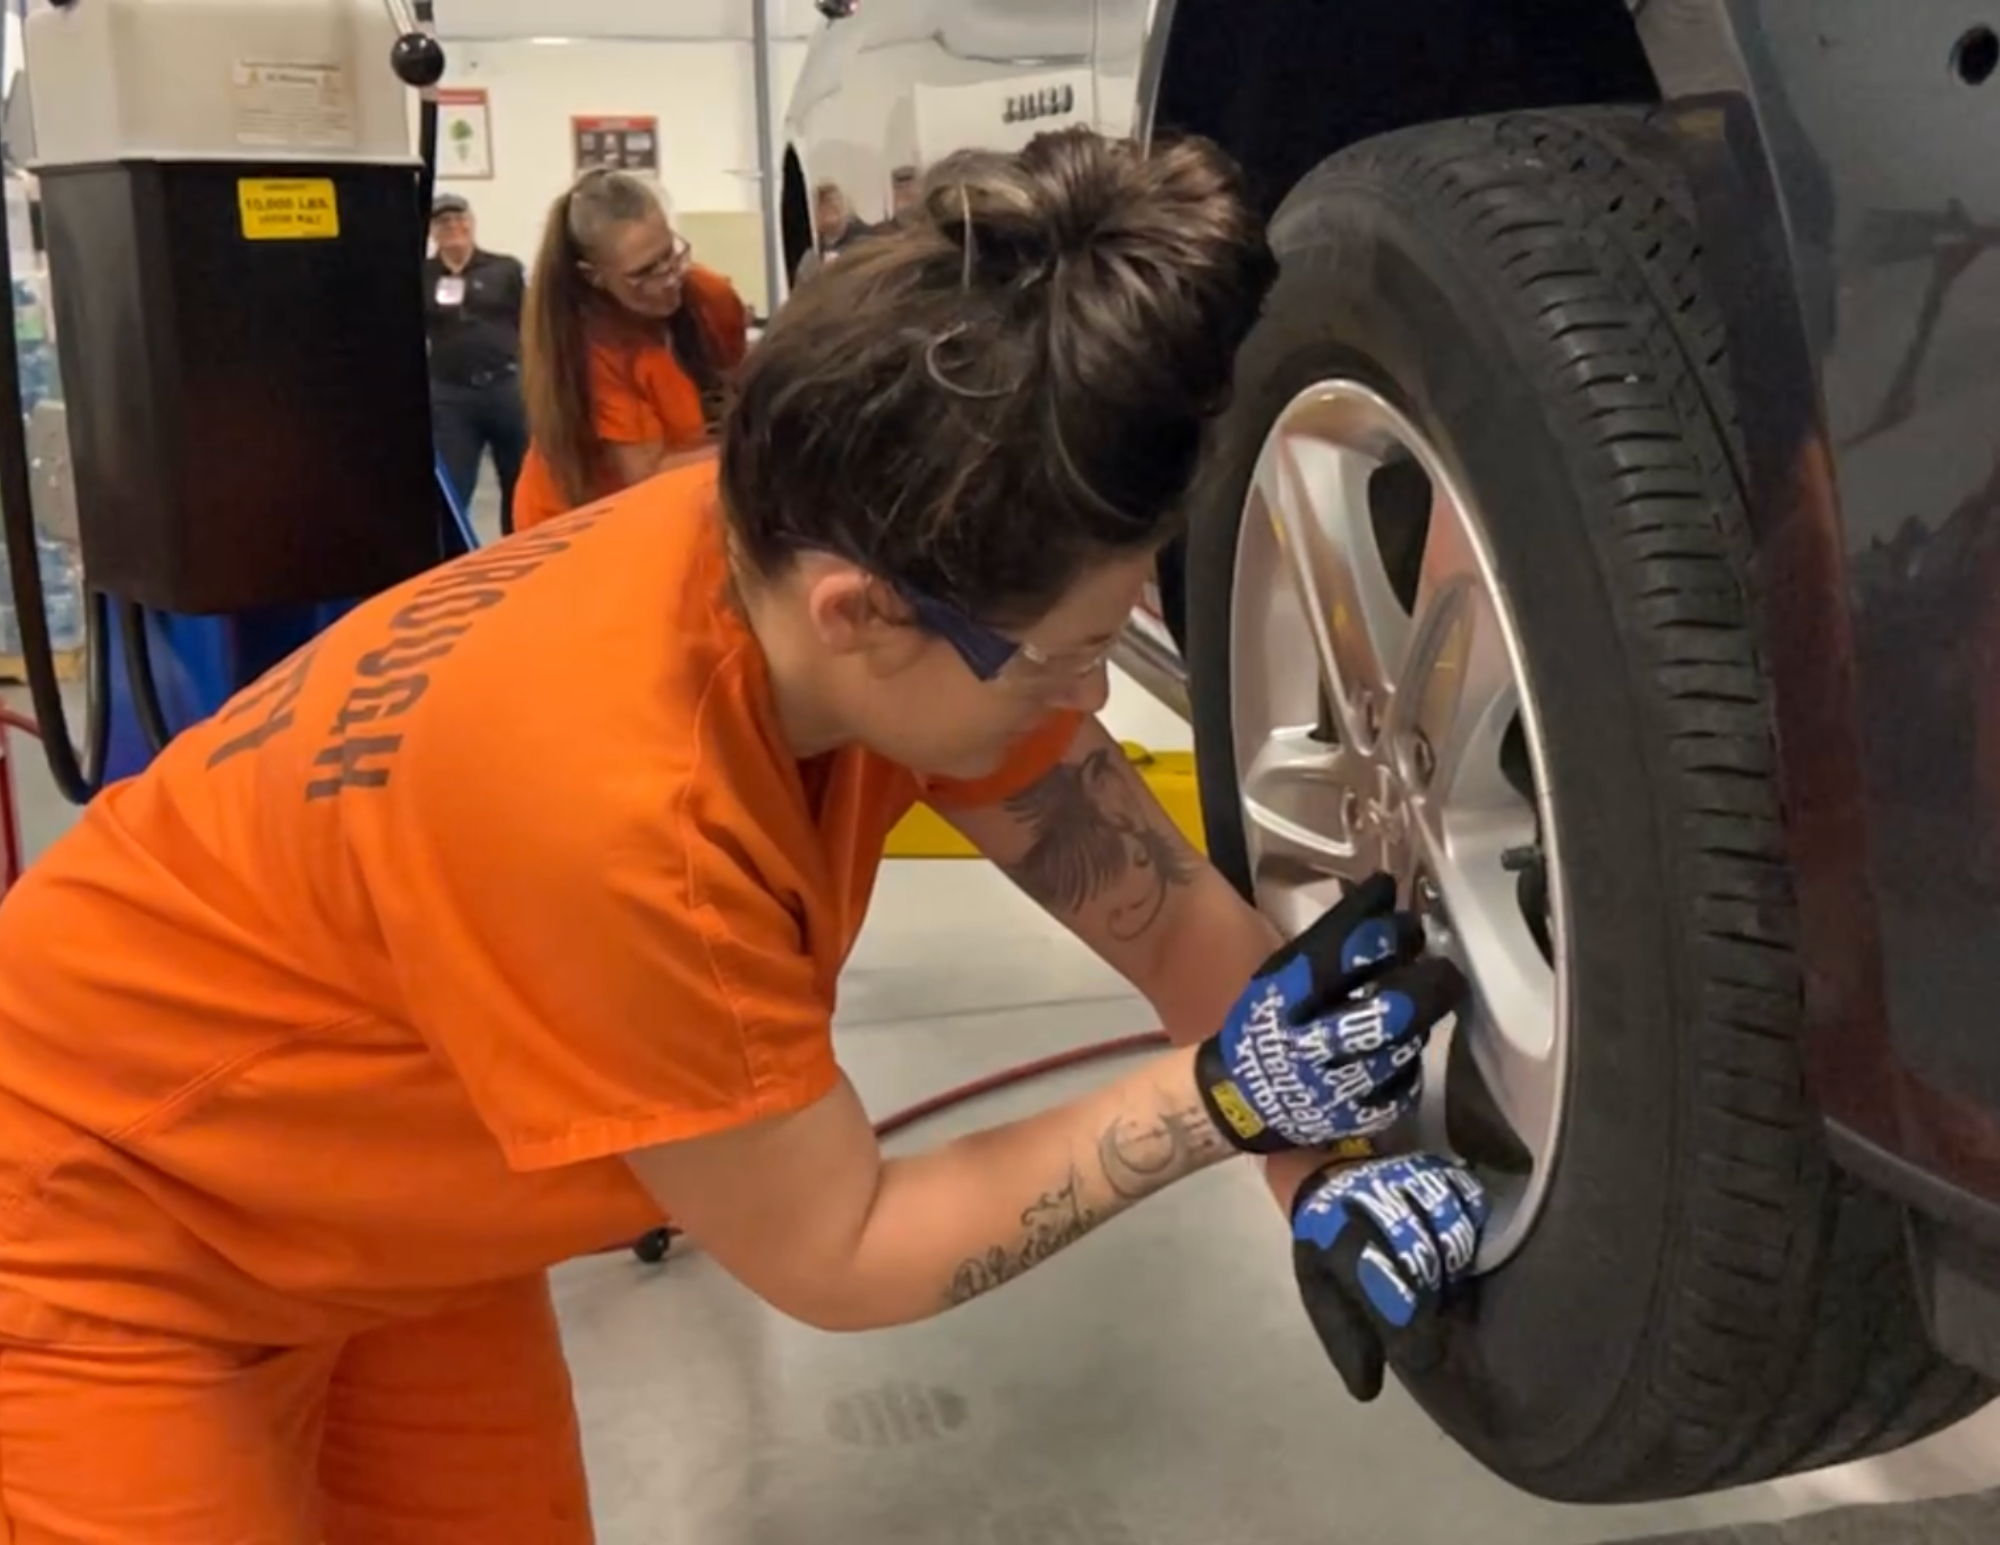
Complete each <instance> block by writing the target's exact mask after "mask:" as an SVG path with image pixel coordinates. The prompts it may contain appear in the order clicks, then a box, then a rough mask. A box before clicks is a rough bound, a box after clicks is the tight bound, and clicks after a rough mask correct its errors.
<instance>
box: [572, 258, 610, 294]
mask: <svg viewBox="0 0 2000 1545" xmlns="http://www.w3.org/2000/svg"><path fill="white" fill-rule="evenodd" d="M576 271H577V273H578V274H580V275H581V276H582V278H583V282H584V283H585V284H587V285H589V286H590V287H591V288H592V289H593V290H601V289H603V288H604V275H603V274H601V273H599V272H598V270H597V265H596V264H595V263H592V262H589V261H587V260H585V259H583V258H578V259H577V261H576Z"/></svg>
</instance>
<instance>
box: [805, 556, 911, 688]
mask: <svg viewBox="0 0 2000 1545" xmlns="http://www.w3.org/2000/svg"><path fill="white" fill-rule="evenodd" d="M805 602H806V613H807V615H808V616H809V617H810V618H811V620H812V626H813V631H814V632H815V633H816V634H817V635H818V637H819V642H820V644H821V645H822V647H824V648H825V649H826V651H827V652H828V653H829V654H842V655H860V656H862V657H864V658H865V659H866V660H867V662H868V664H869V667H870V669H871V670H873V671H874V672H875V673H876V674H878V675H893V674H894V673H895V672H897V671H899V670H901V669H903V668H904V667H905V666H907V665H908V664H910V663H911V661H912V660H913V659H914V658H915V656H916V655H917V654H919V653H921V652H922V649H923V644H924V636H923V634H922V633H921V632H919V631H918V630H917V628H915V627H914V626H913V625H912V623H913V619H912V617H911V615H910V609H909V607H908V606H906V605H904V604H903V602H902V600H901V598H899V597H898V596H897V595H896V594H895V592H894V591H893V590H891V589H890V588H889V587H888V586H887V585H885V584H883V583H882V582H881V581H880V580H878V579H876V578H874V577H873V576H872V575H869V574H865V573H863V572H862V571H861V570H859V569H855V568H850V567H847V566H846V565H841V566H839V567H837V568H833V569H830V570H828V571H827V572H824V573H822V574H821V575H819V576H818V577H817V578H815V579H814V580H812V581H810V582H809V583H808V584H807V586H806V590H805Z"/></svg>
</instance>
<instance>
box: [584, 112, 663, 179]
mask: <svg viewBox="0 0 2000 1545" xmlns="http://www.w3.org/2000/svg"><path fill="white" fill-rule="evenodd" d="M569 126H570V140H571V146H572V149H573V151H574V153H575V157H576V170H577V172H578V173H579V174H581V173H584V172H587V171H589V170H590V169H591V168H592V167H594V166H608V167H610V168H611V169H612V170H614V171H622V172H639V173H642V174H644V175H645V176H648V177H657V176H659V175H660V120H659V119H657V118H631V117H619V118H572V119H570V121H569Z"/></svg>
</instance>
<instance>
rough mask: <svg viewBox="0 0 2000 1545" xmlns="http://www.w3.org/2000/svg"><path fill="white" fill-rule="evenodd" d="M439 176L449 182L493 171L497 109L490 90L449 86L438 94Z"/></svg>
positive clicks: (484, 176)
mask: <svg viewBox="0 0 2000 1545" xmlns="http://www.w3.org/2000/svg"><path fill="white" fill-rule="evenodd" d="M437 96H438V176H439V177H440V178H442V179H443V180H445V181H447V182H461V181H474V182H477V181H484V180H485V179H487V178H489V177H491V176H492V175H493V112H492V107H491V104H489V103H488V102H487V100H486V93H485V92H484V91H483V90H478V89H475V88H472V87H457V86H446V87H444V88H442V89H440V90H439V92H438V94H437Z"/></svg>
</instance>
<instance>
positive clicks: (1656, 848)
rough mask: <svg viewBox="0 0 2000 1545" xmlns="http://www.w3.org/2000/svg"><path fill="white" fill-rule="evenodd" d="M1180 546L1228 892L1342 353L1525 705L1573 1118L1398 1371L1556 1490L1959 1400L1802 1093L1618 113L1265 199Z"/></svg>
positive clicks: (1717, 377) (1971, 1384)
mask: <svg viewBox="0 0 2000 1545" xmlns="http://www.w3.org/2000/svg"><path fill="white" fill-rule="evenodd" d="M1272 240H1273V243H1274V245H1275V247H1276V248H1277V249H1278V253H1279V257H1280V260H1281V265H1282V272H1281V277H1280V279H1279V282H1278V284H1277V287H1276V289H1275V291H1274V292H1273V295H1272V297H1271V300H1270V303H1269V305H1268V307H1267V309H1266V313H1265V316H1264V319H1263V320H1262V322H1261V323H1260V325H1259V327H1258V328H1257V330H1256V332H1255V333H1254V334H1253V336H1252V337H1251V339H1250V340H1249V342H1248V343H1247V344H1246V346H1245V349H1244V351H1243V354H1242V357H1241V361H1240V365H1239V370H1238V376H1237V394H1236V398H1235V401H1234V402H1233V403H1232V405H1231V407H1230V409H1229V411H1228V413H1227V414H1226V415H1225V418H1224V420H1223V421H1222V423H1221V424H1220V426H1219V430H1218V438H1217V444H1216V448H1215V455H1214V457H1213V460H1212V475H1211V476H1210V477H1208V478H1207V479H1205V481H1204V486H1203V488H1202V489H1201V491H1200V493H1199V496H1198V497H1197V499H1196V501H1195V508H1194V511H1193V514H1192V518H1191V527H1190V533H1189V541H1188V558H1187V585H1188V618H1187V620H1188V643H1189V648H1188V655H1189V669H1190V686H1191V695H1192V707H1193V713H1194V720H1195V730H1196V746H1197V757H1198V761H1199V771H1200V783H1201V789H1202V795H1203V804H1204V817H1205V820H1206V824H1207V830H1208V837H1209V845H1210V851H1211V854H1212V856H1213V857H1214V858H1215V860H1216V861H1217V863H1218V864H1219V865H1220V866H1221V867H1222V869H1223V870H1224V872H1225V873H1228V874H1229V875H1230V876H1231V878H1232V879H1234V880H1235V881H1236V882H1237V883H1238V884H1239V885H1240V886H1242V887H1243V888H1244V889H1245V891H1246V893H1250V892H1251V891H1252V889H1253V887H1252V876H1251V875H1250V873H1249V848H1248V846H1247V844H1246V840H1245V817H1244V810H1243V805H1242V802H1241V799H1240V796H1239V790H1238V782H1237V780H1238V767H1237V763H1236V757H1237V751H1236V734H1235V728H1234V724H1233V719H1232V712H1233V710H1232V704H1231V671H1232V662H1231V659H1230V651H1231V648H1232V645H1231V639H1232V621H1231V615H1230V613H1231V607H1232V604H1233V603H1232V592H1233V588H1234V587H1233V580H1234V575H1235V571H1236V562H1237V549H1238V539H1239V533H1240V531H1241V529H1242V521H1243V516H1244V510H1245V505H1246V499H1247V496H1248V491H1249V487H1250V482H1251V478H1252V476H1253V472H1254V470H1255V468H1256V466H1257V464H1258V460H1259V457H1260V455H1261V454H1262V451H1263V447H1264V442H1265V440H1266V437H1267V435H1268V434H1269V432H1270V430H1271V428H1272V426H1273V424H1274V423H1275V422H1276V421H1277V419H1278V416H1279V415H1280V413H1281V412H1282V411H1283V410H1284V408H1285V406H1286V404H1287V403H1289V402H1291V401H1292V400H1293V399H1294V398H1295V397H1296V396H1297V395H1298V394H1299V393H1301V392H1303V391H1305V390H1306V389H1308V388H1309V387H1312V386H1313V385H1314V384H1315V383H1319V382H1324V381H1327V380H1330V379H1339V380H1347V381H1352V382H1355V383H1357V384H1359V385H1362V386H1365V387H1367V388H1370V389H1371V390H1373V391H1374V392H1376V393H1378V394H1380V396H1381V397H1383V398H1385V399H1387V400H1388V401H1389V402H1391V403H1392V404H1394V405H1395V407H1396V408H1397V409H1399V410H1400V412H1401V413H1402V414H1403V415H1405V416H1406V417H1407V419H1408V420H1409V421H1411V422H1412V423H1414V424H1416V425H1418V426H1419V427H1420V428H1421V429H1422V430H1423V432H1424V433H1425V434H1426V435H1427V436H1428V437H1429V438H1430V441H1431V443H1432V445H1433V446H1434V447H1435V448H1436V450H1437V451H1438V453H1439V454H1440V455H1441V456H1442V457H1443V458H1445V459H1446V460H1447V461H1448V462H1449V464H1450V465H1451V467H1452V469H1453V471H1454V473H1455V475H1456V476H1457V478H1458V479H1459V480H1460V483H1461V486H1462V487H1464V488H1466V489H1469V490H1470V491H1471V502H1472V504H1473V506H1474V508H1475V509H1476V510H1477V511H1478V518H1479V519H1480V521H1481V523H1482V529H1483V532H1484V536H1485V539H1486V542H1487V544H1488V545H1489V547H1490V550H1491V557H1492V562H1493V566H1494V569H1495V570H1496V571H1497V575H1498V580H1499V583H1500V584H1501V585H1502V586H1504V589H1505V591H1506V593H1507V595H1508V597H1509V603H1510V606H1511V610H1512V614H1513V617H1514V620H1515V624H1516V627H1517V630H1518V638H1519V658H1520V662H1521V665H1522V668H1523V672H1524V676H1525V679H1526V683H1527V685H1528V687H1530V688H1531V689H1532V692H1533V694H1534V698H1535V700H1536V702H1537V703H1538V705H1539V706H1538V709H1537V714H1538V719H1539V724H1540V733H1541V742H1542V745H1541V751H1542V762H1541V766H1540V773H1541V779H1542V782H1543V784H1544V785H1545V792H1546V794H1547V798H1546V801H1545V803H1544V806H1543V808H1544V809H1545V810H1546V811H1547V812H1549V815H1548V819H1549V820H1551V821H1552V822H1553V824H1554V826H1555V828H1556V834H1557V839H1558V840H1557V841H1556V842H1555V843H1554V844H1553V849H1552V851H1554V852H1555V853H1556V854H1558V855H1559V858H1558V862H1559V863H1560V865H1561V872H1560V881H1561V889H1562V891H1563V893H1564V894H1565V896H1566V898H1567V902H1566V913H1565V916H1566V921H1567V926H1568V929H1569V932H1568V934H1567V939H1568V944H1569V947H1568V949H1567V951H1566V952H1565V957H1564V958H1566V960H1567V977H1566V989H1567V993H1568V1003H1569V1016H1568V1022H1569V1023H1570V1024H1571V1025H1572V1026H1574V1033H1573V1034H1571V1036H1570V1038H1569V1043H1568V1046H1569V1049H1568V1052H1567V1070H1566V1083H1565V1087H1564V1089H1563V1092H1562V1094H1561V1096H1560V1098H1561V1099H1562V1102H1563V1118H1562V1120H1563V1126H1562V1135H1561V1141H1560V1145H1559V1147H1558V1148H1557V1150H1556V1153H1555V1156H1554V1160H1553V1162H1552V1166H1551V1173H1550V1175H1549V1178H1548V1180H1547V1189H1546V1192H1545V1193H1544V1195H1543V1199H1542V1202H1541V1205H1540V1209H1539V1211H1538V1213H1537V1214H1536V1216H1535V1219H1534V1222H1533V1226H1532V1232H1530V1233H1529V1234H1528V1235H1527V1236H1526V1238H1525V1241H1524V1243H1523V1244H1522V1245H1521V1246H1520V1248H1519V1249H1518V1250H1517V1251H1516V1253H1514V1254H1513V1256H1512V1257H1511V1259H1509V1260H1507V1261H1506V1262H1505V1263H1504V1264H1503V1265H1501V1266H1500V1267H1499V1269H1498V1270H1496V1271H1494V1272H1492V1273H1490V1274H1488V1275H1486V1276H1483V1277H1481V1278H1480V1279H1478V1280H1477V1281H1476V1282H1475V1283H1474V1284H1472V1286H1471V1287H1470V1289H1469V1290H1468V1291H1467V1292H1465V1293H1464V1294H1462V1295H1460V1296H1459V1297H1458V1298H1457V1299H1456V1301H1455V1302H1453V1303H1452V1304H1451V1306H1450V1307H1449V1310H1448V1315H1449V1320H1450V1330H1449V1351H1448V1355H1447V1356H1446V1358H1445V1359H1444V1361H1443V1363H1442V1365H1441V1366H1439V1367H1437V1368H1435V1369H1433V1370H1430V1371H1426V1372H1423V1373H1421V1374H1416V1375H1406V1376H1404V1378H1403V1382H1404V1384H1405V1385H1406V1387H1407V1388H1408V1389H1409V1390H1410V1392H1411V1394H1412V1395H1413V1396H1414V1397H1415V1398H1416V1399H1417V1401H1418V1402H1419V1403H1420V1404H1421V1405H1422V1406H1423V1407H1424V1408H1425V1409H1426V1410H1427V1411H1428V1412H1429V1413H1430V1414H1431V1415H1432V1417H1433V1418H1434V1419H1435V1420H1436V1421H1437V1422H1438V1423H1439V1424H1440V1425H1441V1426H1442V1427H1443V1428H1444V1429H1445V1430H1446V1431H1447V1432H1448V1433H1450V1434H1451V1436H1452V1437H1453V1438H1454V1439H1456V1440H1457V1441H1458V1442H1459V1443H1460V1444H1462V1445H1463V1446H1464V1447H1465V1448H1466V1449H1468V1450H1469V1451H1470V1452H1471V1453H1472V1454H1473V1455H1475V1456H1476V1457H1477V1458H1478V1459H1479V1460H1481V1461H1482V1462H1483V1463H1484V1464H1485V1465H1487V1466H1488V1467H1489V1468H1490V1469H1492V1470H1493V1471H1494V1472H1496V1473H1497V1474H1498V1475H1500V1476H1502V1477H1503V1478H1505V1479H1506V1480H1508V1481H1510V1482H1512V1483H1514V1484H1515V1485H1517V1486H1520V1487H1522V1488H1524V1489H1526V1490H1528V1491H1530V1492H1533V1493H1536V1494H1538V1495H1540V1496H1543V1497H1547V1498H1551V1499H1556V1500H1563V1501H1577V1502H1617V1501H1637V1500H1646V1499H1653V1498H1660V1497H1666V1496H1674V1495H1685V1494H1689V1493H1695V1492H1702V1491H1709V1490H1715V1489H1719V1488H1722V1487H1727V1486H1736V1485H1742V1484H1745V1483H1748V1482H1754V1481H1758V1480H1763V1479H1765V1478H1768V1477H1771V1476H1774V1475H1779V1474H1783V1473H1789V1472H1794V1471H1797V1470H1801V1469H1805V1468H1812V1467H1817V1466H1821V1465H1827V1464H1833V1463H1838V1462H1841V1461H1845V1460H1851V1459H1855V1458H1859V1457H1861V1456H1864V1455H1868V1454H1872V1453H1877V1452H1881V1451H1883V1450H1886V1449H1890V1448H1894V1447H1897V1446H1899V1445H1902V1444H1905V1443H1908V1442H1910V1441H1912V1440H1914V1439H1916V1438H1920V1437H1922V1436H1924V1435H1926V1434H1927V1433H1929V1432H1932V1431H1934V1430H1936V1429H1938V1428H1940V1427H1942V1426H1944V1425H1946V1424H1948V1423H1950V1422H1953V1421H1955V1420H1957V1419H1959V1418H1961V1417H1963V1416H1965V1415H1967V1414H1969V1413H1970V1412H1972V1411H1973V1410H1975V1409H1977V1408H1978V1407H1979V1406H1980V1405H1982V1404H1983V1403H1985V1401H1986V1400H1988V1399H1989V1398H1990V1396H1991V1394H1992V1393H1993V1391H1992V1389H1991V1387H1990V1386H1989V1385H1988V1384H1987V1383H1986V1382H1985V1381H1984V1380H1983V1379H1981V1378H1980V1377H1978V1376H1976V1375H1974V1374H1972V1373H1970V1372H1967V1371H1965V1370H1963V1369H1961V1368H1958V1367H1956V1366H1954V1365H1951V1364H1949V1363H1946V1362H1944V1361H1943V1360H1942V1359H1941V1358H1940V1357H1939V1356H1938V1355H1937V1354H1936V1352H1935V1351H1934V1350H1933V1349H1932V1347H1931V1345H1930V1343H1929V1341H1928V1340H1927V1338H1926V1335H1925V1329H1924V1325H1923V1321H1922V1316H1921V1313H1920V1311H1919V1306H1918V1302H1917V1298H1916V1294H1915V1291H1914V1288H1913V1281H1912V1274H1911V1271H1910V1267H1909V1264H1908V1259H1907V1255H1906V1249H1905V1244H1904V1238H1903V1230H1902V1226H1901V1222H1902V1220H1901V1216H1900V1213H1899V1211H1898V1209H1897V1208H1896V1207H1894V1206H1893V1205H1891V1204H1890V1203H1889V1202H1888V1201H1887V1200H1885V1199H1883V1198H1881V1197H1880V1196H1878V1195H1876V1194H1874V1193H1871V1192H1869V1191H1867V1190H1865V1189H1863V1188H1861V1187H1859V1186H1858V1185H1856V1184H1854V1183H1852V1182H1851V1181H1849V1180H1848V1179H1847V1178H1845V1177H1844V1176H1843V1175H1841V1174H1840V1173H1839V1172H1838V1171H1836V1170H1835V1169H1834V1168H1833V1166H1832V1164H1831V1163H1830V1161H1829V1158H1828V1154H1827V1148H1826V1144H1825V1140H1824V1135H1823V1130H1822V1126H1821V1123H1820V1121H1819V1119H1818V1117H1817V1115H1816V1113H1815V1111H1814V1109H1813V1107H1812V1105H1811V1103H1810V1101H1809V1099H1808V1096H1807V1092H1806V1084H1805V1069H1804V1055H1803V1049H1802V1045H1801V1038H1802V1033H1803V1027H1802V993H1801V978H1800V968H1799V964H1798V961H1797V958H1796V955H1795V934H1796V922H1795V908H1794V901H1793V895H1792V882H1791V876H1790V872H1789V870H1788V867H1787V862H1786V855H1785V832H1784V825H1783V820H1782V807H1781V804H1780V796H1779V789H1778V784H1777V769H1776V752H1775V745H1774V735H1773V728H1772V719H1771V707H1770V697H1769V687H1768V683H1767V681H1766V678H1765V674H1764V667H1763V662H1762V660H1761V658H1760V655H1759V651H1758V647H1757V643H1756V636H1755V628H1754V622H1755V607H1756V604H1757V603H1756V579H1757V575H1756V564H1755V557H1754V553H1753V550H1752V547H1751V541H1750V536H1749V530H1748V527H1747V524H1746V521H1745V516H1744V509H1743V497H1742V487H1741V478H1740V474H1739V471H1738V467H1739V464H1740V445H1739V443H1738V433H1737V428H1736V418H1735V410H1734V407H1733V402H1732V396H1731V385H1730V380H1729V375H1728V360H1727V357H1726V352H1725V347H1724V331H1723V327H1722V323H1721V320H1720V317H1719V315H1718V312H1717V309H1716V307H1715V306H1714V304H1713V303H1712V301H1711V300H1710V298H1709V297H1708V295H1707V294H1706V293H1705V291H1704V288H1703V279H1702V275H1701V272H1700V265H1699V258H1700V251H1699V246H1698V242H1697V238H1696V236H1695V230H1694V223H1693V217H1692V212H1691V207H1690V200H1689V197H1688V194H1687V192H1686V188H1685V185H1684V183H1683V182H1682V180H1681V178H1680V176H1679V175H1678V173H1677V171H1676V162H1675V155H1674V150H1673V145H1672V142H1671V140H1670V138H1669V137H1668V135H1667V134H1666V132H1665V130H1664V129H1663V128H1661V127H1660V126H1658V125H1657V124H1656V123H1655V121H1654V120H1653V119H1652V118H1651V117H1650V116H1649V115H1648V114H1647V113H1645V112H1644V111H1642V110H1636V109H1635V110H1626V109H1616V108H1614V109H1581V110H1575V111H1565V112H1557V113H1539V114H1524V115H1511V116H1505V117H1499V118H1492V119H1479V120H1472V121H1465V122H1454V123H1449V124H1438V125H1430V126H1425V127H1422V128H1418V129H1414V130H1409V131H1405V132H1401V133H1397V134H1393V135H1389V136H1385V137H1383V138H1379V139H1375V140H1371V141H1368V142H1366V143H1363V144H1360V145H1357V146H1355V147H1353V148H1352V149H1350V150H1347V151H1345V152H1343V153H1341V154H1340V155H1337V156H1335V157H1333V158H1332V159H1331V160H1329V161H1327V162H1325V163H1324V164H1322V165H1321V166H1320V167H1319V168H1317V169H1316V170H1315V171H1314V172H1312V173H1311V174H1310V175H1308V176H1307V177H1306V178H1305V179H1304V180H1303V182H1301V184H1300V185H1299V186H1298V187H1297V188H1296V189H1295V190H1294V191H1293V192H1292V193H1291V195H1290V196H1289V197H1288V198H1287V199H1286V201H1285V203H1284V205H1283V207H1282V208H1281V209H1280V210H1279V211H1278V213H1277V215H1276V217H1275V219H1274V221H1273V225H1272Z"/></svg>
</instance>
